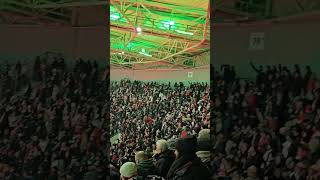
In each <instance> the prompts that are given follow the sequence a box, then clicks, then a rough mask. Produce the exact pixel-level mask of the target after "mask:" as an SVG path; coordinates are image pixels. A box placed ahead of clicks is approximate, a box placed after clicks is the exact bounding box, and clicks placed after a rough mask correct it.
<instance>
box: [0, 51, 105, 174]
mask: <svg viewBox="0 0 320 180" xmlns="http://www.w3.org/2000/svg"><path fill="white" fill-rule="evenodd" d="M2 67H3V68H2V69H1V74H0V97H1V103H0V179H3V180H6V179H13V180H16V179H28V180H46V179H48V180H58V179H59V180H60V179H63V180H67V179H70V180H73V179H95V180H99V179H106V176H107V169H108V166H107V164H108V162H107V156H108V152H107V149H108V147H107V145H108V143H107V142H108V141H109V140H108V138H109V137H108V134H107V133H108V132H107V128H108V126H107V123H106V119H107V118H106V117H107V111H108V109H107V101H108V99H107V95H106V92H107V84H106V82H105V81H103V80H102V79H103V77H102V76H103V72H102V70H101V69H102V68H101V69H99V66H98V63H97V62H95V61H84V60H82V59H80V60H77V62H76V63H75V65H74V66H72V67H70V66H68V65H67V64H66V63H65V61H64V59H63V58H53V59H50V60H48V59H46V58H42V57H37V58H36V60H35V62H34V66H33V68H29V69H32V71H31V72H29V71H26V70H25V69H28V68H25V67H24V65H22V64H21V63H20V62H18V63H16V64H15V65H9V64H7V65H6V66H2Z"/></svg>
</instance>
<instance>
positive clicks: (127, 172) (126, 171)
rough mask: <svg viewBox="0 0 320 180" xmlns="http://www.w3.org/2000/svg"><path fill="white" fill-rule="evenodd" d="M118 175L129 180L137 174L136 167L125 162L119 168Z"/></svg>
mask: <svg viewBox="0 0 320 180" xmlns="http://www.w3.org/2000/svg"><path fill="white" fill-rule="evenodd" d="M120 174H121V176H123V177H126V178H130V177H133V176H134V175H136V174H137V166H136V164H135V163H133V162H126V163H124V164H123V165H122V166H121V168H120Z"/></svg>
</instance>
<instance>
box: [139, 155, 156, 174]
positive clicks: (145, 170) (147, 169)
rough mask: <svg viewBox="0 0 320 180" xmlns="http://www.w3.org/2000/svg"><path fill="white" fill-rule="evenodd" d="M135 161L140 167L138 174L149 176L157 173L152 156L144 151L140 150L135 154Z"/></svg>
mask: <svg viewBox="0 0 320 180" xmlns="http://www.w3.org/2000/svg"><path fill="white" fill-rule="evenodd" d="M135 162H136V164H137V168H138V175H139V176H142V177H147V176H148V175H155V174H156V167H155V165H154V164H153V160H152V158H149V157H148V154H147V153H145V152H144V151H139V152H137V153H136V155H135Z"/></svg>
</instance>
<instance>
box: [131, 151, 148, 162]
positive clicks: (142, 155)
mask: <svg viewBox="0 0 320 180" xmlns="http://www.w3.org/2000/svg"><path fill="white" fill-rule="evenodd" d="M134 159H135V161H136V164H139V163H140V162H141V161H143V160H146V159H148V157H147V155H146V153H145V152H144V151H138V152H137V153H136V155H135V157H134Z"/></svg>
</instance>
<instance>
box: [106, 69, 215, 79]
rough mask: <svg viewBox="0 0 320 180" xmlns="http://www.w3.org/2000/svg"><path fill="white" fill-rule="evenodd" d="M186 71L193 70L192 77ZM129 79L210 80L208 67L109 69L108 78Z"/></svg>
mask: <svg viewBox="0 0 320 180" xmlns="http://www.w3.org/2000/svg"><path fill="white" fill-rule="evenodd" d="M188 72H193V77H192V78H188ZM125 78H128V79H131V80H139V81H158V82H185V83H187V82H208V83H209V81H210V69H209V68H205V69H190V70H186V69H182V70H172V69H162V70H161V69H158V70H155V69H150V70H129V69H111V70H110V80H111V81H118V80H121V79H125Z"/></svg>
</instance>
